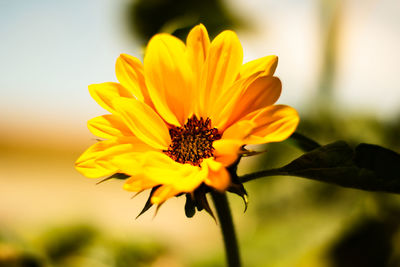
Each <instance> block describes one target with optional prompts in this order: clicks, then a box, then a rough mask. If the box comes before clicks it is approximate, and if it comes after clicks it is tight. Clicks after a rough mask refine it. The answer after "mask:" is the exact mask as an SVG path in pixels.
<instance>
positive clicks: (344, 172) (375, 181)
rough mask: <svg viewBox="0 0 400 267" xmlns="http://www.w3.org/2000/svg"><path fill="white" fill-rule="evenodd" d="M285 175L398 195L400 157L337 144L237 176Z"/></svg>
mask: <svg viewBox="0 0 400 267" xmlns="http://www.w3.org/2000/svg"><path fill="white" fill-rule="evenodd" d="M273 175H288V176H298V177H303V178H308V179H312V180H317V181H321V182H327V183H332V184H336V185H340V186H344V187H351V188H357V189H363V190H370V191H384V192H391V193H398V194H399V193H400V155H399V154H397V153H396V152H394V151H392V150H389V149H386V148H383V147H380V146H377V145H371V144H360V145H358V146H357V147H356V148H355V149H352V148H351V147H350V146H349V145H348V144H347V143H346V142H344V141H337V142H334V143H331V144H328V145H325V146H322V147H320V148H317V149H314V150H312V151H310V152H308V153H305V154H303V155H302V156H300V157H299V158H297V159H295V160H294V161H292V162H291V163H289V164H288V165H286V166H283V167H281V168H277V169H272V170H266V171H261V172H258V173H253V174H249V175H245V176H242V177H239V178H240V180H241V181H242V182H246V181H250V180H253V179H256V178H259V177H263V176H273Z"/></svg>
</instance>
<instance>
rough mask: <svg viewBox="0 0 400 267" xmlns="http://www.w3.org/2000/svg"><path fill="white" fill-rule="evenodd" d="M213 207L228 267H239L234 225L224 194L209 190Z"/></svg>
mask: <svg viewBox="0 0 400 267" xmlns="http://www.w3.org/2000/svg"><path fill="white" fill-rule="evenodd" d="M211 197H212V199H213V201H214V206H215V209H216V210H217V215H218V220H219V223H220V226H221V232H222V236H223V238H224V245H225V253H226V259H227V261H228V266H229V267H240V255H239V247H238V243H237V240H236V236H235V227H234V226H233V220H232V215H231V211H230V209H229V203H228V199H227V197H226V194H225V193H224V194H221V193H218V192H211Z"/></svg>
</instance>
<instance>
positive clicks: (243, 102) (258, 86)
mask: <svg viewBox="0 0 400 267" xmlns="http://www.w3.org/2000/svg"><path fill="white" fill-rule="evenodd" d="M281 89H282V84H281V81H280V80H279V79H278V78H277V77H272V76H263V77H259V78H257V79H256V80H255V81H254V82H253V83H252V84H250V86H248V87H247V89H246V90H245V91H244V92H243V94H242V96H241V97H240V98H239V99H238V101H237V102H236V105H235V106H236V108H235V109H234V110H232V114H231V115H230V118H229V123H228V125H229V124H231V123H234V122H236V121H238V120H240V119H241V118H243V117H244V116H246V115H247V114H249V113H251V112H253V111H255V110H258V109H260V108H264V107H267V106H270V105H272V104H274V103H275V102H276V101H277V100H278V98H279V96H280V94H281Z"/></svg>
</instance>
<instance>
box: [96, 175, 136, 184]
mask: <svg viewBox="0 0 400 267" xmlns="http://www.w3.org/2000/svg"><path fill="white" fill-rule="evenodd" d="M129 177H130V176H129V175H126V174H125V173H114V174H113V175H111V176H108V177H106V178H104V179H103V180H101V181H100V182H97V183H96V184H101V183H103V182H105V181H108V180H111V179H120V180H125V179H127V178H129Z"/></svg>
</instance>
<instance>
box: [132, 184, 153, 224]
mask: <svg viewBox="0 0 400 267" xmlns="http://www.w3.org/2000/svg"><path fill="white" fill-rule="evenodd" d="M157 188H159V186H155V187H153V188H152V189H151V191H150V194H149V197H148V199H147V201H146V204H144V207H143V209H142V211H141V212H140V213H139V215H138V216H136V219H137V218H139V217H140V216H141V215H142V214H143V213H145V212H146V211H148V210H149V209H150V208H151V207H152V206H153V204H152V203H151V197H152V196H153V194H154V192H155V191H156V190H157Z"/></svg>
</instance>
